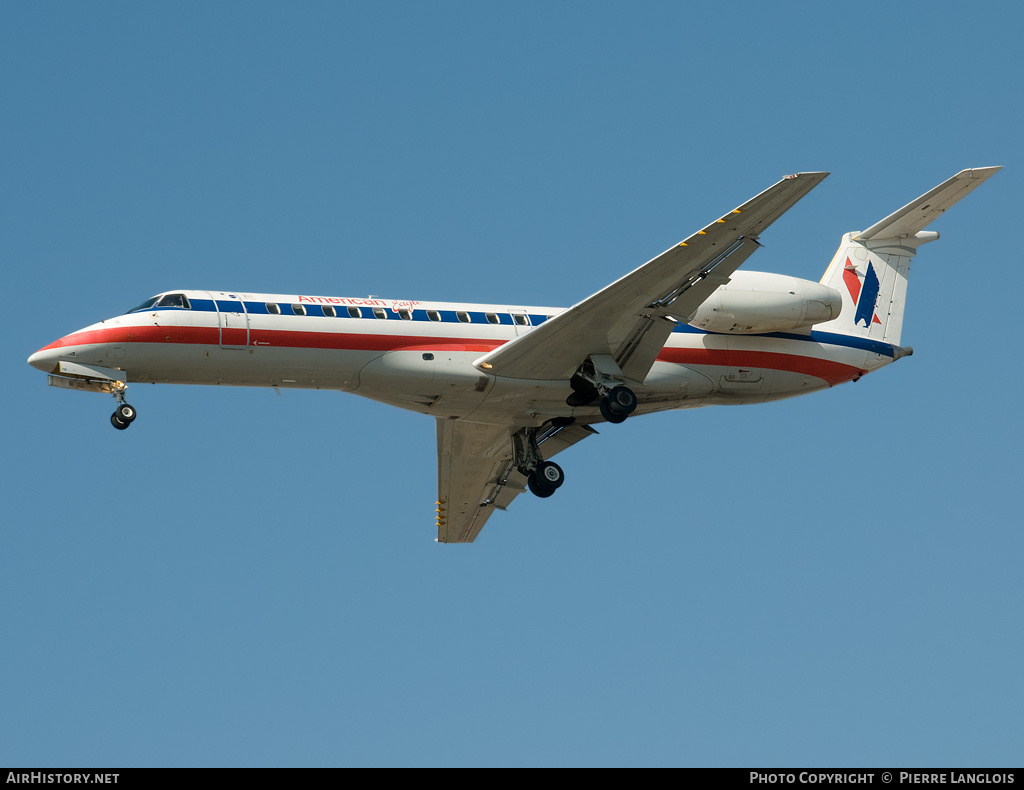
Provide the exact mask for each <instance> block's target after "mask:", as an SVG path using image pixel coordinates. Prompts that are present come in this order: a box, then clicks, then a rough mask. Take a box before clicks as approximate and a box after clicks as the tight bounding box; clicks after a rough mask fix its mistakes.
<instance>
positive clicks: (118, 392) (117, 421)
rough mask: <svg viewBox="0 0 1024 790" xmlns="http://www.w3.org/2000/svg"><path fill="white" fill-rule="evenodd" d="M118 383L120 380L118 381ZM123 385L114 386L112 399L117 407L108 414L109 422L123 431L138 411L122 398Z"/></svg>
mask: <svg viewBox="0 0 1024 790" xmlns="http://www.w3.org/2000/svg"><path fill="white" fill-rule="evenodd" d="M118 383H119V384H120V382H118ZM124 391H125V385H124V384H121V385H120V386H119V387H114V400H116V401H117V408H116V409H114V413H113V414H111V415H110V424H111V425H113V426H114V427H115V428H117V430H119V431H123V430H124V429H125V428H127V427H128V426H129V425H131V424H132V421H134V420H135V417H136V416H137V415H138V412H136V411H135V407H134V406H131V405H129V404H128V403H126V402H125V399H124Z"/></svg>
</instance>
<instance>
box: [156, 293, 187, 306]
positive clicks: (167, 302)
mask: <svg viewBox="0 0 1024 790" xmlns="http://www.w3.org/2000/svg"><path fill="white" fill-rule="evenodd" d="M156 306H157V307H183V308H185V309H186V310H191V309H192V305H190V304H189V303H188V297H187V296H185V294H167V296H164V297H161V299H160V301H159V302H157V305H156Z"/></svg>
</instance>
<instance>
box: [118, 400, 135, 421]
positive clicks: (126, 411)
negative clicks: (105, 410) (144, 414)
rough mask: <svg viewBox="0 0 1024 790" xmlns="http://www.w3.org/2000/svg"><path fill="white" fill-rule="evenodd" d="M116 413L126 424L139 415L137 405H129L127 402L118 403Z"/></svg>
mask: <svg viewBox="0 0 1024 790" xmlns="http://www.w3.org/2000/svg"><path fill="white" fill-rule="evenodd" d="M114 414H115V415H117V419H119V420H120V421H121V422H123V423H125V424H128V423H130V422H131V421H132V420H134V419H135V418H136V417H137V416H138V412H137V411H135V407H134V406H129V405H128V404H127V403H122V404H120V405H118V407H117V409H116V410H115V411H114Z"/></svg>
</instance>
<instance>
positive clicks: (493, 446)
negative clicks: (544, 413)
mask: <svg viewBox="0 0 1024 790" xmlns="http://www.w3.org/2000/svg"><path fill="white" fill-rule="evenodd" d="M594 433H597V431H595V430H594V429H593V428H591V427H590V426H589V425H569V426H566V427H564V428H561V429H557V428H550V429H548V430H547V431H545V432H543V433H541V434H539V435H538V436H537V441H538V443H539V445H540V451H541V455H543V456H544V460H548V459H550V458H551V457H552V456H554V455H555V454H556V453H559V452H561V451H562V450H564V449H565V448H566V447H569V446H571V445H573V444H576V442H578V441H580V440H581V439H585V438H586V437H588V436H590V435H591V434H594ZM525 490H526V478H525V477H524V476H523V475H522V474H520V473H519V472H518V471H517V470H516V469H513V468H512V435H511V433H510V431H509V427H508V426H507V425H484V424H481V423H473V422H463V421H462V420H444V419H439V420H438V421H437V540H438V542H440V543H472V542H473V541H474V540H476V536H477V535H478V534H479V533H480V530H481V529H482V528H483V526H484V524H486V523H487V519H488V518H490V516H491V513H493V512H494V509H495V508H499V509H501V510H504V509H505V508H507V507H508V506H509V505H510V504H511V502H512V500H513V499H515V498H516V497H517V496H518V495H519V494H521V493H522V492H523V491H525Z"/></svg>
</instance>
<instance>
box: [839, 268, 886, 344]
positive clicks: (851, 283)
mask: <svg viewBox="0 0 1024 790" xmlns="http://www.w3.org/2000/svg"><path fill="white" fill-rule="evenodd" d="M843 282H844V283H846V290H848V291H849V292H850V298H852V299H853V303H854V304H855V305H857V313H856V315H855V316H854V318H853V325H854V326H860V322H861V321H862V320H863V321H864V326H865V327H870V326H871V324H881V323H882V322H881V321H879V320H878V314H877V313H875V303H876V302H877V301H878V291H879V283H878V275H877V274H875V267H874V266H872V265H871V262H870V261H868V273H867V274H866V275H864V284H863V285H861V282H860V278H859V277H857V268H856V267H855V266H854V265H853V264H852V263H850V259H849V258H847V259H846V266H845V267H844V268H843Z"/></svg>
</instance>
